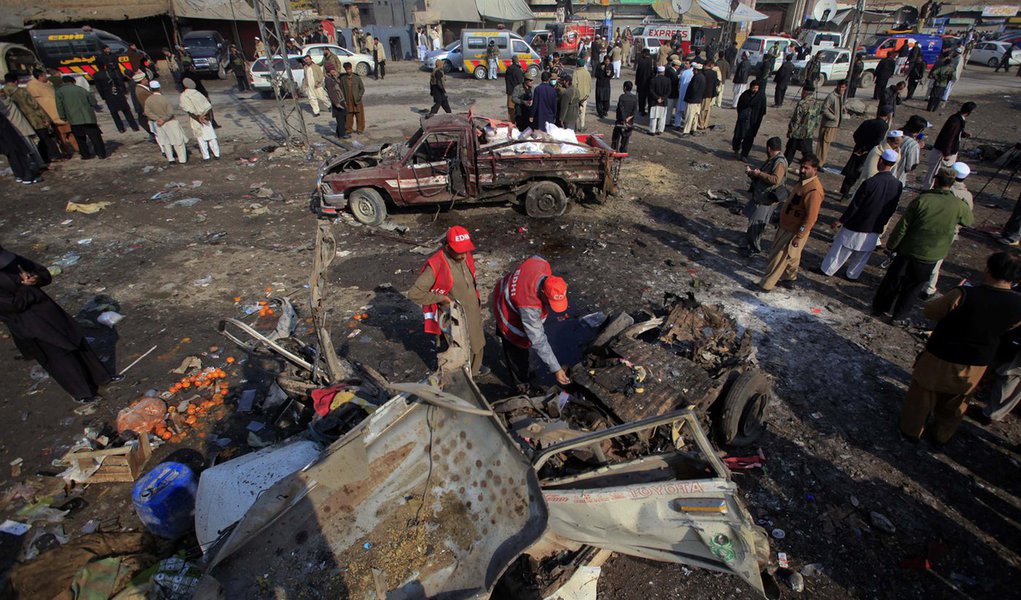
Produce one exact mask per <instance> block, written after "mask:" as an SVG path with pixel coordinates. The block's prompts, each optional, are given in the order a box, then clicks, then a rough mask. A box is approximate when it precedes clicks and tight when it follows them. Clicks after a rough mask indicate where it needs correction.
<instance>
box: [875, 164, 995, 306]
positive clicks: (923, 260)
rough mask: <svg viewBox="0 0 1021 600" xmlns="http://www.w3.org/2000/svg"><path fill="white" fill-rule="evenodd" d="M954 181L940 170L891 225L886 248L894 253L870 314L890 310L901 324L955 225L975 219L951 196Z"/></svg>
mask: <svg viewBox="0 0 1021 600" xmlns="http://www.w3.org/2000/svg"><path fill="white" fill-rule="evenodd" d="M954 181H955V178H954V173H953V171H951V170H948V169H943V170H941V171H939V172H938V173H937V174H936V179H935V187H933V189H931V190H929V191H928V192H924V193H922V194H920V195H919V196H918V197H917V198H915V199H914V201H913V202H911V204H910V205H908V209H907V211H905V212H904V215H903V216H902V217H901V219H900V221H899V222H898V223H897V225H896V226H895V227H894V228H893V233H892V234H891V235H890V241H889V242H888V243H887V248H888V249H889V251H891V252H896V253H897V256H896V257H895V258H894V259H893V263H892V264H891V265H890V268H889V269H887V271H886V275H885V276H884V277H883V281H882V282H880V284H879V289H877V290H876V296H875V298H873V300H872V314H873V315H875V316H881V315H883V314H884V313H887V312H889V311H890V310H891V309H893V319H894V322H895V323H902V322H903V320H904V317H906V316H907V313H908V311H909V310H911V307H912V306H913V305H914V303H915V300H916V299H917V298H918V294H919V293H920V292H921V291H922V289H923V288H924V287H925V285H926V284H927V283H928V282H929V276H930V275H932V270H933V268H935V266H936V263H937V262H938V261H940V260H942V259H943V258H945V257H946V255H947V252H949V251H950V244H951V243H953V241H954V236H955V234H956V233H957V227H958V226H964V227H967V226H969V225H971V224H972V223H974V222H975V217H974V215H973V214H972V212H971V208H970V207H969V206H968V205H967V204H965V203H964V202H961V200H960V199H959V198H958V197H957V196H956V195H954V192H953V190H952V189H951V188H952V187H953V185H954Z"/></svg>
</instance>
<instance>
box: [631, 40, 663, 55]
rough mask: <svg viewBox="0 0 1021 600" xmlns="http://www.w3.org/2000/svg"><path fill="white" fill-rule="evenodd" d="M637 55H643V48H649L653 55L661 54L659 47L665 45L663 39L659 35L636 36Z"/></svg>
mask: <svg viewBox="0 0 1021 600" xmlns="http://www.w3.org/2000/svg"><path fill="white" fill-rule="evenodd" d="M634 43H635V56H641V54H642V50H644V49H646V48H648V49H649V54H651V55H652V56H659V49H660V47H662V46H663V41H662V40H660V39H659V38H658V37H650V36H647V35H637V36H635V42H634Z"/></svg>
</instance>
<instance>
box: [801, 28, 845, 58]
mask: <svg viewBox="0 0 1021 600" xmlns="http://www.w3.org/2000/svg"><path fill="white" fill-rule="evenodd" d="M798 43H799V44H801V45H802V46H807V47H808V56H815V53H816V52H818V51H820V50H825V49H827V48H840V47H842V46H843V45H844V34H842V33H840V32H839V31H814V30H811V29H806V30H804V31H802V32H801V35H799V36H798Z"/></svg>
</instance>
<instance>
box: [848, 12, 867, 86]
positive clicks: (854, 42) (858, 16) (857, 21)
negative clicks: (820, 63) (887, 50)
mask: <svg viewBox="0 0 1021 600" xmlns="http://www.w3.org/2000/svg"><path fill="white" fill-rule="evenodd" d="M864 18H865V0H858V3H857V4H856V5H855V7H854V23H853V25H852V26H851V31H852V34H851V64H850V65H848V68H849V69H850V70H849V71H848V72H847V76H848V79H850V78H851V77H854V66H855V64H857V63H858V61H860V60H861V58H859V57H858V43H859V41H860V38H861V24H862V20H863V19H864ZM848 83H849V84H850V81H849V82H848ZM857 87H858V86H857V83H855V88H857Z"/></svg>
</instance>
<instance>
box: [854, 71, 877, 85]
mask: <svg viewBox="0 0 1021 600" xmlns="http://www.w3.org/2000/svg"><path fill="white" fill-rule="evenodd" d="M875 82H876V74H875V73H873V72H872V71H865V72H864V73H862V74H861V83H860V84H859V85H858V87H860V88H870V87H872V85H873V84H874V83H875Z"/></svg>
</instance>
